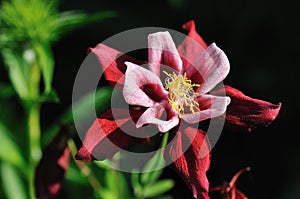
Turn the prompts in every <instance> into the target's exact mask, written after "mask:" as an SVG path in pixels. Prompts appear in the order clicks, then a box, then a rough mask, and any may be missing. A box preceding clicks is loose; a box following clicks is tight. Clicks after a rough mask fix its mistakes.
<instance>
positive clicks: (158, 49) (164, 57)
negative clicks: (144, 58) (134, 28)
mask: <svg viewBox="0 0 300 199" xmlns="http://www.w3.org/2000/svg"><path fill="white" fill-rule="evenodd" d="M148 48H149V51H148V53H149V55H148V56H149V58H148V59H149V70H151V71H152V72H153V73H155V74H156V75H157V76H158V77H159V76H160V72H161V71H160V67H161V64H162V65H165V66H168V67H171V68H173V69H174V70H175V71H177V72H178V73H181V72H182V61H181V58H180V56H179V54H178V51H177V49H176V46H175V44H174V42H173V40H172V37H171V35H170V33H169V32H157V33H154V34H150V35H149V36H148Z"/></svg>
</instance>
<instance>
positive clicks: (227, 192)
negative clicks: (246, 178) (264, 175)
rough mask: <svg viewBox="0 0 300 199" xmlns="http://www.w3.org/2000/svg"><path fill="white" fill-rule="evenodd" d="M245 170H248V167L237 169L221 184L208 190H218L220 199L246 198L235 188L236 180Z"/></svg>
mask: <svg viewBox="0 0 300 199" xmlns="http://www.w3.org/2000/svg"><path fill="white" fill-rule="evenodd" d="M245 171H250V167H246V168H243V169H241V170H239V171H238V172H237V173H236V174H235V175H234V176H233V178H232V179H231V181H230V182H229V183H228V182H225V183H224V184H223V185H222V186H217V187H213V188H211V189H210V192H214V191H219V192H220V194H221V198H222V199H247V197H246V196H245V195H244V194H243V193H242V192H241V191H240V190H238V189H237V188H236V181H237V179H238V178H239V177H240V175H241V174H243V173H244V172H245Z"/></svg>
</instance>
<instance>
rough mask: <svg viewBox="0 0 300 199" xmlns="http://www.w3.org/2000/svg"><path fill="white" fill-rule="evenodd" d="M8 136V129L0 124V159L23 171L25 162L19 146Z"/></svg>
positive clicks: (9, 133)
mask: <svg viewBox="0 0 300 199" xmlns="http://www.w3.org/2000/svg"><path fill="white" fill-rule="evenodd" d="M10 135H11V132H10V131H9V129H8V128H7V127H6V126H4V124H2V123H0V140H1V144H0V159H2V160H5V161H7V162H8V163H10V164H12V165H15V166H16V167H19V168H20V169H23V170H24V169H25V168H24V167H25V165H26V164H25V160H24V158H23V156H22V153H21V150H20V148H19V146H18V145H17V144H16V143H15V142H14V141H13V139H12V138H11V137H10Z"/></svg>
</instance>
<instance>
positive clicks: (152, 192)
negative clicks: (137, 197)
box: [143, 179, 174, 198]
mask: <svg viewBox="0 0 300 199" xmlns="http://www.w3.org/2000/svg"><path fill="white" fill-rule="evenodd" d="M173 186H174V182H173V180H170V179H167V180H161V181H158V182H156V183H154V184H151V185H148V186H147V187H144V190H143V196H144V197H146V198H151V197H156V196H159V195H162V194H164V193H166V192H167V191H169V190H170V189H172V188H173Z"/></svg>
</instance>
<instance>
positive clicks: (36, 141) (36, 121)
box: [28, 102, 41, 199]
mask: <svg viewBox="0 0 300 199" xmlns="http://www.w3.org/2000/svg"><path fill="white" fill-rule="evenodd" d="M40 136H41V129H40V103H38V102H35V103H33V104H32V105H30V106H29V108H28V138H29V145H28V146H29V168H30V172H29V175H28V182H29V191H30V198H31V199H34V198H35V187H34V176H35V169H36V166H37V164H38V162H39V160H40V158H41V142H40V141H41V139H40Z"/></svg>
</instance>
